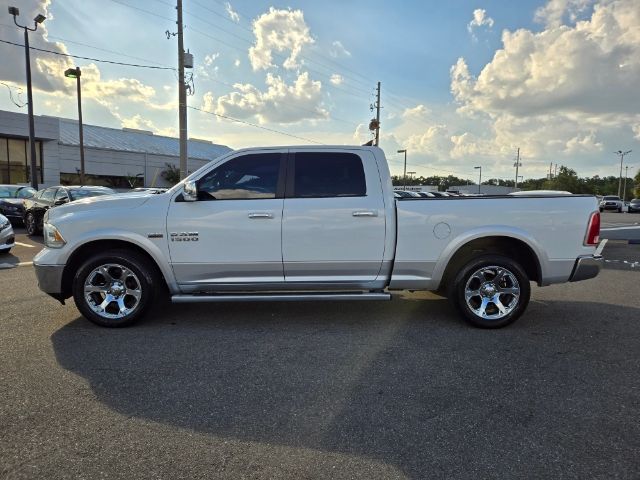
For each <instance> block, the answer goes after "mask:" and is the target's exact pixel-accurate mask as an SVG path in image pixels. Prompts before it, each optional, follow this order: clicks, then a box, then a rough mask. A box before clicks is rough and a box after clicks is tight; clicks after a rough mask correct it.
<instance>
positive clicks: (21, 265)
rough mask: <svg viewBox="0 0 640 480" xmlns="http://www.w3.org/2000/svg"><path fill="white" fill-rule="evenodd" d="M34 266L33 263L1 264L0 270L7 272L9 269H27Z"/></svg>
mask: <svg viewBox="0 0 640 480" xmlns="http://www.w3.org/2000/svg"><path fill="white" fill-rule="evenodd" d="M31 265H33V262H20V263H0V270H6V269H8V268H15V267H26V266H31Z"/></svg>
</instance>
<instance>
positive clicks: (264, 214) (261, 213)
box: [249, 212, 273, 218]
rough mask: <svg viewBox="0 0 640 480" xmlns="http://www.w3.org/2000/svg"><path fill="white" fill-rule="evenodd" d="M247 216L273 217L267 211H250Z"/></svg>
mask: <svg viewBox="0 0 640 480" xmlns="http://www.w3.org/2000/svg"><path fill="white" fill-rule="evenodd" d="M249 218H273V213H269V212H252V213H250V214H249Z"/></svg>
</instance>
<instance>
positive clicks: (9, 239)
mask: <svg viewBox="0 0 640 480" xmlns="http://www.w3.org/2000/svg"><path fill="white" fill-rule="evenodd" d="M15 241H16V237H15V235H14V233H13V228H11V225H8V226H7V227H6V228H5V229H4V230H1V231H0V250H9V249H10V248H12V247H13V245H14V243H15Z"/></svg>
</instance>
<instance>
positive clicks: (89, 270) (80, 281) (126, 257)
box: [72, 250, 161, 327]
mask: <svg viewBox="0 0 640 480" xmlns="http://www.w3.org/2000/svg"><path fill="white" fill-rule="evenodd" d="M109 265H110V267H107V269H106V271H107V272H108V274H109V276H112V280H113V281H118V282H119V285H120V286H119V288H122V285H123V284H126V283H127V282H133V284H128V285H125V286H124V288H126V289H131V291H134V290H135V286H136V285H139V291H140V296H139V298H136V297H133V296H131V295H128V294H121V295H120V296H121V297H122V302H123V305H125V307H127V309H129V308H131V311H130V312H127V313H126V314H122V310H121V309H120V308H121V307H119V304H118V300H119V298H120V296H118V298H117V299H116V298H114V299H113V300H112V301H111V302H110V303H108V304H107V305H106V307H105V308H104V310H103V313H102V314H100V313H98V312H97V311H94V309H93V308H96V309H98V310H100V306H98V305H97V303H98V302H100V301H101V300H102V301H104V300H106V293H107V292H97V293H89V294H88V295H89V297H90V299H91V300H89V299H88V298H86V296H85V283H86V282H87V281H89V283H90V285H91V286H93V285H95V283H93V282H94V281H95V279H97V283H104V285H99V286H97V288H102V287H103V286H104V288H105V289H106V288H109V287H108V285H111V288H113V287H114V284H113V283H111V284H109V283H108V281H107V279H106V277H104V276H102V280H104V282H102V280H101V274H100V273H96V269H98V268H99V267H101V266H109ZM119 267H124V268H125V269H128V270H129V272H130V273H132V275H130V276H128V277H127V278H125V279H123V275H122V274H123V272H124V270H122V269H119ZM118 271H119V272H120V276H118ZM90 276H91V279H90V278H89V277H90ZM160 285H161V280H160V275H159V274H158V272H157V269H156V268H155V265H153V264H151V262H150V261H149V260H147V259H146V258H144V257H143V256H141V255H139V254H136V253H135V252H131V251H128V250H108V251H106V252H103V253H99V254H97V255H95V256H93V257H92V258H90V259H89V260H87V261H86V262H85V263H84V264H83V265H82V266H81V267H80V268H79V269H78V271H77V272H76V274H75V276H74V278H73V286H72V290H73V299H74V300H75V302H76V306H77V307H78V310H80V313H82V315H83V316H84V317H85V318H86V319H87V320H89V321H91V322H93V323H95V324H96V325H100V326H101V327H126V326H129V325H131V324H132V323H134V322H135V321H136V320H138V319H140V318H142V317H143V316H144V315H145V313H146V312H147V311H148V310H149V308H151V306H152V305H153V303H154V299H155V293H156V290H157V289H158V288H159V287H160ZM126 291H127V292H128V291H129V290H126ZM109 292H111V290H110V289H109ZM109 294H111V293H109ZM134 300H135V302H137V303H135V302H134ZM90 301H91V302H92V304H90ZM134 303H135V306H133V305H134ZM92 305H93V306H92ZM116 309H117V310H118V312H117V313H114V310H116ZM107 315H121V316H117V317H107Z"/></svg>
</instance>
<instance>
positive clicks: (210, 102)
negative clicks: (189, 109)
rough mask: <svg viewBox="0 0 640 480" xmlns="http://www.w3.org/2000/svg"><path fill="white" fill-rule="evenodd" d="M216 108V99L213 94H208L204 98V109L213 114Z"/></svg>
mask: <svg viewBox="0 0 640 480" xmlns="http://www.w3.org/2000/svg"><path fill="white" fill-rule="evenodd" d="M215 108H216V105H215V97H214V96H213V92H206V93H205V94H204V95H203V96H202V109H203V110H206V111H207V112H212V111H213V110H214V109H215Z"/></svg>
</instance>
